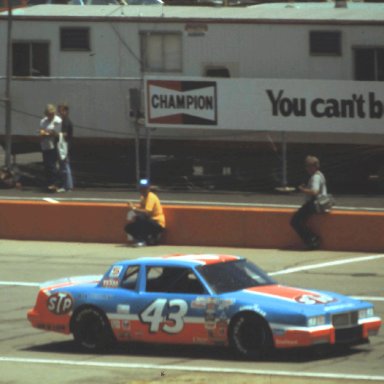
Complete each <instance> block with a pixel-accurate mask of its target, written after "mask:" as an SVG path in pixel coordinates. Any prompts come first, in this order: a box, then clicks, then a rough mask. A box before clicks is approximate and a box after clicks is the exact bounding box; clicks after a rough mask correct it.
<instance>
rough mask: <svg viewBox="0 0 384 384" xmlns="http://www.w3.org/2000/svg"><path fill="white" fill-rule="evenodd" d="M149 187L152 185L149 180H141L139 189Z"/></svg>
mask: <svg viewBox="0 0 384 384" xmlns="http://www.w3.org/2000/svg"><path fill="white" fill-rule="evenodd" d="M149 185H150V183H149V180H148V179H141V180H140V181H139V187H140V188H148V187H149Z"/></svg>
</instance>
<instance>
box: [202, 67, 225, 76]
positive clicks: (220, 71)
mask: <svg viewBox="0 0 384 384" xmlns="http://www.w3.org/2000/svg"><path fill="white" fill-rule="evenodd" d="M205 76H207V77H231V72H230V71H229V69H228V68H227V67H207V68H205Z"/></svg>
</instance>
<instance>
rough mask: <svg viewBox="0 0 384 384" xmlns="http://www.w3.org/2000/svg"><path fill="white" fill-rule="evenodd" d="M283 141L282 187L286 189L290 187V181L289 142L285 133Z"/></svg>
mask: <svg viewBox="0 0 384 384" xmlns="http://www.w3.org/2000/svg"><path fill="white" fill-rule="evenodd" d="M281 140H282V152H283V153H282V175H283V177H282V187H283V188H286V187H287V185H288V180H287V140H286V137H285V132H282V135H281Z"/></svg>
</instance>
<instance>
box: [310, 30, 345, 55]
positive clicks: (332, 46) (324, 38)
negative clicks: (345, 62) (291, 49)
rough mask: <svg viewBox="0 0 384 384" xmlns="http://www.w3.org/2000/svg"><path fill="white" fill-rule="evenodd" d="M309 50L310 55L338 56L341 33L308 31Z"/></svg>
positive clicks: (339, 53)
mask: <svg viewBox="0 0 384 384" xmlns="http://www.w3.org/2000/svg"><path fill="white" fill-rule="evenodd" d="M309 50H310V53H311V55H322V56H340V55H341V32H338V31H335V32H332V31H310V32H309Z"/></svg>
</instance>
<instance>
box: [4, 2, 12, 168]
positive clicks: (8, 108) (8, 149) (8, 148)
mask: <svg viewBox="0 0 384 384" xmlns="http://www.w3.org/2000/svg"><path fill="white" fill-rule="evenodd" d="M11 55H12V0H8V28H7V56H6V57H7V67H6V82H5V166H6V167H7V168H9V167H10V166H11V154H12V126H11V113H12V103H11V77H12V57H11Z"/></svg>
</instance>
